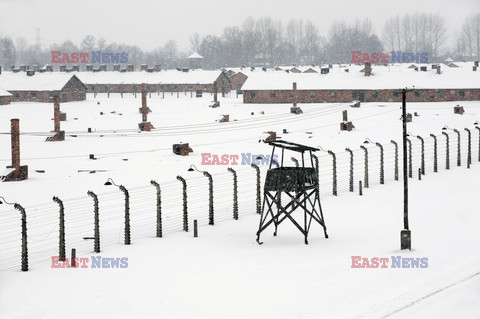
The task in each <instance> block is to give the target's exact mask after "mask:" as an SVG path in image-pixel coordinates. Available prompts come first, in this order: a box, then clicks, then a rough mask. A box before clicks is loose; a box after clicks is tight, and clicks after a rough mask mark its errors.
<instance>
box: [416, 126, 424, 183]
mask: <svg viewBox="0 0 480 319" xmlns="http://www.w3.org/2000/svg"><path fill="white" fill-rule="evenodd" d="M417 138H418V139H419V140H420V144H421V146H422V164H421V169H422V175H425V140H424V139H423V137H421V136H420V135H417Z"/></svg>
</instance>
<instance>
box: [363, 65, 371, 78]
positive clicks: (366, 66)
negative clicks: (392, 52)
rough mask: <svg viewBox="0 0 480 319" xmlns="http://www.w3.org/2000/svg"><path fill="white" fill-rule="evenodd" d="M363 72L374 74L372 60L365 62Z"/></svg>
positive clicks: (366, 74)
mask: <svg viewBox="0 0 480 319" xmlns="http://www.w3.org/2000/svg"><path fill="white" fill-rule="evenodd" d="M363 72H364V75H365V76H370V75H371V74H372V64H371V63H370V62H365V68H364V69H363Z"/></svg>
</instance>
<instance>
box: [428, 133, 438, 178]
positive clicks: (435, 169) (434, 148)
mask: <svg viewBox="0 0 480 319" xmlns="http://www.w3.org/2000/svg"><path fill="white" fill-rule="evenodd" d="M430 136H431V137H433V172H434V173H437V172H438V153H437V137H436V136H435V135H433V134H430Z"/></svg>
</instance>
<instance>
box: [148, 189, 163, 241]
mask: <svg viewBox="0 0 480 319" xmlns="http://www.w3.org/2000/svg"><path fill="white" fill-rule="evenodd" d="M150 184H151V185H153V186H154V187H155V188H156V190H157V229H156V234H155V235H156V236H157V237H159V238H162V236H163V233H162V190H161V189H160V184H158V183H157V182H156V181H154V180H151V181H150Z"/></svg>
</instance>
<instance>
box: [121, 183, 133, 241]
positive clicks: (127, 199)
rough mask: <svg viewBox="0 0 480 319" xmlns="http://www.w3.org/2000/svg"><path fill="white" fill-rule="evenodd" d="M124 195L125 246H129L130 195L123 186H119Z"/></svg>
mask: <svg viewBox="0 0 480 319" xmlns="http://www.w3.org/2000/svg"><path fill="white" fill-rule="evenodd" d="M118 188H119V189H120V190H121V191H122V192H123V194H124V195H125V245H130V244H131V235H130V194H129V193H128V190H127V189H126V188H125V186H123V185H120V186H119V187H118Z"/></svg>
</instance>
